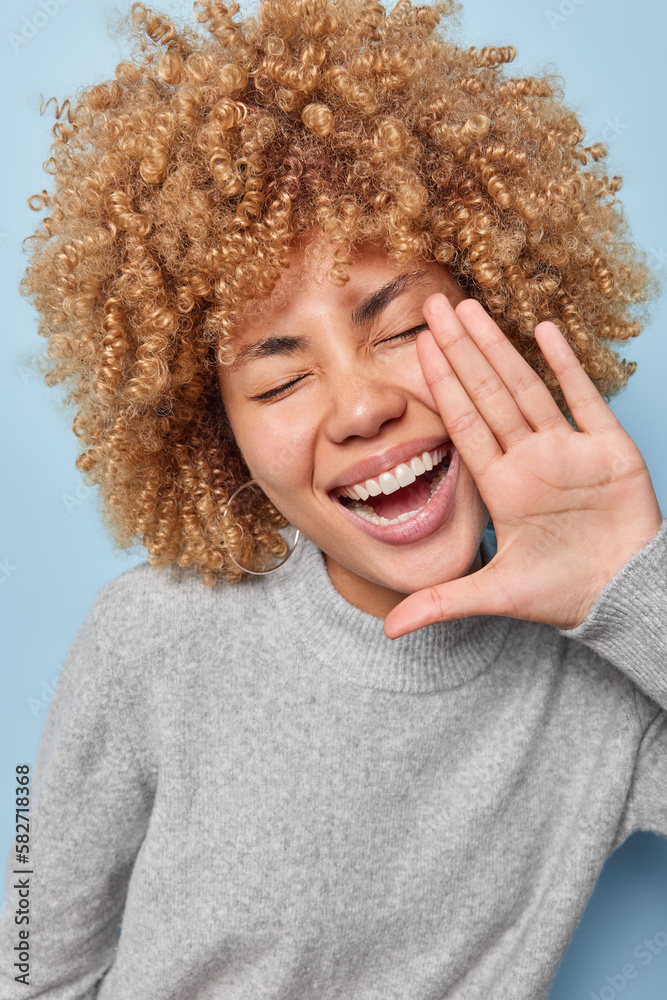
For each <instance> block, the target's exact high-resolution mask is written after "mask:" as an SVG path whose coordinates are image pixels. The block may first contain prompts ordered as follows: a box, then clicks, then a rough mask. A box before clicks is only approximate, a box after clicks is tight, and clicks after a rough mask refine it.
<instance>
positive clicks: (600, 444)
mask: <svg viewBox="0 0 667 1000" xmlns="http://www.w3.org/2000/svg"><path fill="white" fill-rule="evenodd" d="M424 317H425V319H426V321H427V323H428V324H429V330H427V331H424V332H423V333H422V334H420V336H419V338H418V341H417V351H418V354H419V360H420V363H421V366H422V369H423V371H424V375H425V378H426V381H427V382H428V385H429V388H430V390H431V393H432V395H433V398H434V400H435V403H436V405H437V407H438V410H439V411H440V415H441V417H442V420H443V422H444V424H445V427H446V429H447V433H448V434H449V435H450V437H451V439H452V441H453V442H454V444H455V446H456V448H457V449H458V451H459V454H460V456H461V458H462V459H463V461H464V462H465V464H466V465H467V467H468V469H469V470H470V472H471V474H472V476H473V478H474V480H475V483H476V485H477V488H478V490H479V492H480V495H481V497H482V500H483V501H484V503H485V505H486V507H487V509H488V511H489V513H490V515H491V518H492V520H493V525H494V528H495V531H496V536H497V539H498V552H497V554H496V556H495V557H494V558H493V559H492V561H491V562H490V563H489V564H488V565H487V566H485V567H483V568H482V569H481V570H479V571H477V572H475V573H471V574H469V575H468V576H465V577H462V578H461V579H458V580H452V581H450V582H447V583H442V584H439V585H437V586H434V587H430V588H428V589H426V590H421V591H418V592H416V593H414V594H411V595H410V596H409V597H407V598H406V599H405V600H404V601H402V602H401V603H400V604H398V605H397V606H396V607H395V608H394V609H393V610H392V611H391V612H390V614H389V615H387V617H386V619H385V623H384V631H385V633H386V635H387V636H388V637H389V638H390V639H395V638H397V636H399V635H404V634H405V633H407V632H412V631H414V630H415V629H417V628H421V627H422V626H424V625H428V624H430V623H431V622H436V621H445V620H448V619H452V618H462V617H465V616H467V615H478V614H485V615H509V616H511V617H513V618H523V619H527V620H529V621H541V622H546V623H548V624H551V625H555V626H557V627H559V628H574V627H575V626H577V625H579V624H580V623H581V622H582V621H583V620H584V618H585V617H586V615H587V614H588V612H589V610H590V609H591V607H592V605H593V603H594V601H595V599H596V597H597V596H598V595H599V594H600V592H601V591H602V590H603V589H604V587H605V586H606V584H607V583H608V582H609V581H610V580H611V579H612V577H614V576H615V575H616V573H618V571H619V570H620V569H621V567H622V566H624V565H625V563H626V562H628V560H629V559H631V558H632V556H634V555H635V554H636V553H637V552H638V551H639V550H640V549H641V548H642V547H643V546H644V545H645V544H646V543H647V542H648V541H649V540H650V539H651V538H653V537H654V536H655V535H656V534H657V532H658V530H659V528H660V523H661V517H660V509H659V507H658V501H657V499H656V496H655V492H654V490H653V485H652V483H651V477H650V475H649V472H648V469H647V468H646V463H645V462H644V459H643V458H642V455H641V453H640V451H639V449H638V448H637V446H636V445H635V443H634V442H633V440H632V439H631V438H630V436H629V435H628V434H627V433H626V432H625V431H624V429H623V428H622V427H621V425H620V423H619V422H618V420H617V419H616V417H615V416H614V414H613V413H612V412H611V410H610V409H609V407H608V406H607V404H606V403H605V401H604V400H603V399H602V397H601V396H600V394H599V393H598V391H597V389H596V388H595V386H594V385H593V383H592V382H591V380H590V379H589V378H588V376H587V375H586V373H585V372H584V370H583V368H582V367H581V365H580V364H579V361H578V359H577V357H576V355H575V354H574V352H573V351H572V349H571V347H570V346H569V344H568V343H567V341H566V340H565V338H564V336H563V335H562V333H561V332H560V330H559V329H558V327H557V326H556V325H555V324H554V323H551V322H544V323H540V324H539V325H538V326H537V327H536V329H535V339H536V340H537V342H538V344H539V346H540V348H541V350H542V353H543V354H544V356H545V358H546V360H547V362H548V364H549V367H550V368H551V370H552V371H553V373H554V375H555V376H556V378H557V379H558V382H559V384H560V386H561V388H562V390H563V394H564V396H565V399H566V401H567V404H568V406H569V408H570V412H571V413H572V416H573V417H574V419H575V421H576V424H577V427H578V430H575V429H574V428H573V427H572V426H571V425H570V424H569V423H568V421H567V420H566V419H565V417H564V416H563V415H562V413H561V412H560V410H559V409H558V406H557V405H556V403H555V401H554V399H553V397H552V396H551V393H550V392H549V390H548V389H547V387H546V386H545V384H544V383H543V382H542V380H541V379H540V378H539V377H538V376H537V375H536V374H535V372H534V371H533V370H532V368H531V367H530V365H529V364H528V363H527V362H526V361H525V360H524V359H523V358H522V357H521V355H520V354H519V353H518V352H517V351H516V350H515V349H514V348H513V347H512V345H511V344H510V342H509V340H508V339H507V338H506V337H505V336H504V334H503V333H502V331H501V330H500V328H499V327H498V326H497V324H496V323H495V322H494V321H493V320H492V319H491V317H490V316H489V315H488V313H487V312H486V311H485V309H484V308H483V306H482V305H481V304H480V303H479V302H477V301H475V300H473V299H466V300H465V301H463V302H461V303H459V305H458V306H457V307H456V309H454V308H453V307H452V305H451V304H450V303H449V301H448V300H447V298H446V297H445V296H444V295H441V294H436V295H432V296H430V297H429V298H428V299H427V301H426V303H425V305H424Z"/></svg>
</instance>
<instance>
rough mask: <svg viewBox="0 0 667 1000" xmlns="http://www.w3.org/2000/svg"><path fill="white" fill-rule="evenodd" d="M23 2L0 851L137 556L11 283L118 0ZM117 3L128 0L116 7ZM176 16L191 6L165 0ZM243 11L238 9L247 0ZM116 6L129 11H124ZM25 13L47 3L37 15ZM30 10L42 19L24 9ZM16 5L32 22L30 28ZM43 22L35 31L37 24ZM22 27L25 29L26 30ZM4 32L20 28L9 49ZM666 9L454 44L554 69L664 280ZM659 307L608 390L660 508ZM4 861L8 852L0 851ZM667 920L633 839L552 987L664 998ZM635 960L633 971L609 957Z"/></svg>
mask: <svg viewBox="0 0 667 1000" xmlns="http://www.w3.org/2000/svg"><path fill="white" fill-rule="evenodd" d="M42 2H43V4H44V8H40V6H39V0H20V2H18V3H14V4H12V5H11V6H10V5H9V4H6V5H3V10H2V13H0V64H1V66H2V68H1V70H0V74H1V76H0V82H1V85H2V90H1V93H2V94H3V122H4V125H3V133H4V144H3V145H4V150H5V152H4V154H3V156H2V161H1V162H0V170H1V172H2V186H1V190H2V195H3V197H2V208H1V213H0V281H1V282H2V309H3V336H2V338H1V340H0V351H1V352H2V360H1V362H0V407H1V408H2V426H3V428H4V434H3V439H4V440H3V445H2V447H3V462H2V465H3V472H4V476H3V488H2V490H1V491H0V524H1V525H2V531H1V534H0V616H1V617H2V630H1V635H2V645H1V646H0V649H1V650H2V661H3V662H2V672H1V675H0V676H1V677H2V699H1V702H2V724H1V726H0V764H1V766H0V856H1V857H2V858H5V857H6V856H7V852H8V850H9V847H10V843H11V841H12V826H11V823H12V814H11V807H12V797H13V796H12V789H13V787H14V782H13V773H14V766H15V765H16V764H17V763H19V762H23V761H27V762H30V763H32V762H33V761H34V758H35V754H36V750H37V746H38V742H39V737H40V733H41V730H42V727H43V724H44V719H45V716H46V711H47V707H48V703H49V701H50V699H51V697H52V694H53V689H54V687H55V684H56V681H57V677H58V673H59V671H60V667H61V665H62V662H63V659H64V657H65V654H66V652H67V649H68V647H69V645H70V643H71V641H72V639H73V638H74V635H75V634H76V631H77V629H78V627H79V625H80V624H81V622H82V620H83V618H84V616H85V614H86V612H87V611H88V609H89V607H90V605H91V603H92V601H93V599H94V598H95V596H96V594H97V592H98V591H99V590H100V588H101V587H102V586H103V585H104V584H105V583H107V582H108V581H109V580H111V579H113V578H114V577H115V576H118V574H119V573H121V572H123V571H124V570H126V569H129V568H130V567H131V566H133V565H135V564H136V563H137V562H140V561H141V560H142V558H143V557H142V554H141V552H135V553H130V554H127V553H118V552H115V551H114V550H113V548H112V545H111V543H110V541H109V540H108V539H107V538H106V536H105V535H104V533H103V531H102V528H101V527H100V526H99V523H98V518H97V512H96V501H95V494H94V491H93V490H90V489H88V488H87V487H85V486H84V484H83V482H82V478H81V476H80V474H79V473H78V472H77V470H76V469H75V467H74V459H75V457H76V446H75V439H74V435H73V434H72V433H71V430H69V426H70V423H71V418H70V416H69V414H67V413H66V412H64V411H63V410H62V408H61V406H60V404H59V401H58V396H57V392H54V391H48V390H46V389H45V387H44V386H43V384H42V382H41V378H40V377H39V376H38V375H37V374H35V372H34V371H33V370H32V369H31V367H30V363H29V358H30V355H31V354H32V353H33V352H34V351H36V350H39V349H40V347H41V344H42V342H41V340H40V339H39V338H38V337H37V336H36V333H35V329H36V322H35V319H34V317H33V315H32V313H31V311H30V307H29V306H28V304H27V303H26V302H24V301H23V300H22V299H21V298H20V296H19V295H18V291H17V285H18V281H19V277H20V275H21V272H22V269H23V266H24V261H23V256H22V251H21V240H22V239H23V238H24V237H25V236H26V235H28V234H29V233H30V232H31V230H32V229H33V228H34V224H35V222H36V216H35V215H33V214H32V213H31V212H30V211H29V210H28V208H27V207H26V199H27V197H28V196H29V195H30V194H32V193H33V192H35V191H39V190H41V189H42V187H44V186H47V185H48V178H47V176H46V175H45V174H43V173H42V171H41V163H42V162H43V161H44V160H45V159H46V157H47V148H48V145H49V142H50V125H51V124H52V116H49V115H48V114H47V115H46V116H44V117H40V115H39V111H38V109H39V103H40V94H43V95H44V96H45V97H46V98H48V97H50V96H52V95H56V96H57V97H58V98H59V99H62V98H64V97H66V96H68V95H70V94H72V93H73V92H74V91H75V90H76V88H77V87H78V86H80V85H82V84H88V83H92V82H94V81H96V80H101V79H104V78H106V77H108V76H110V75H111V74H112V72H113V67H114V66H115V64H116V63H117V62H118V61H119V59H120V57H121V51H122V50H121V48H120V47H119V44H118V43H117V42H116V41H114V40H113V38H112V36H110V34H109V32H108V31H107V25H108V24H109V23H110V22H112V21H113V20H114V17H115V15H116V13H117V10H118V9H117V8H114V7H113V6H112V5H109V4H106V3H103V2H101V0H67V2H64V0H42ZM128 6H129V3H128ZM160 6H161V8H162V9H163V10H166V11H169V12H172V13H180V14H183V15H185V16H188V15H189V13H190V10H191V6H190V3H189V2H187V3H184V2H176V0H171V2H166V0H165V2H163V3H162V4H161V5H160ZM244 9H245V10H250V9H251V8H250V6H246V7H245V8H244ZM124 10H125V8H123V11H124ZM37 12H41V13H39V14H37ZM36 15H37V16H36ZM24 18H28V19H29V21H32V22H33V28H32V29H31V28H30V26H29V25H28V27H27V28H26V23H25V21H24ZM35 24H37V28H35V27H34V25H35ZM22 30H23V31H25V32H26V34H29V33H32V35H33V37H31V38H29V39H28V40H26V41H24V40H23V38H22V37H21V31H22ZM12 34H13V35H14V36H18V37H19V38H20V44H17V41H16V37H15V38H14V44H12ZM666 36H667V7H666V6H664V5H662V4H660V5H659V4H658V3H657V2H656V3H651V2H648V0H638V2H636V3H635V4H633V5H632V6H631V7H630V6H629V5H628V4H627V3H625V2H621V0H577V2H576V3H575V2H574V0H512V3H511V4H508V3H504V4H503V3H499V2H498V0H465V3H464V9H463V10H462V12H461V14H460V18H459V25H458V27H457V28H456V29H455V40H456V41H458V42H459V44H464V45H469V44H475V45H477V46H478V47H480V46H482V45H484V44H501V45H507V44H513V45H515V46H516V48H517V49H518V57H517V60H516V61H515V63H514V64H513V65H512V66H511V67H510V72H512V73H513V74H518V73H525V74H530V73H533V72H537V71H539V70H540V68H541V67H542V66H544V65H546V64H549V65H550V66H551V67H552V68H553V69H554V70H555V71H557V72H558V73H560V74H562V75H563V77H564V79H565V81H566V101H567V103H569V104H570V105H571V106H572V107H573V108H574V109H575V110H576V111H577V113H578V114H579V116H580V119H581V121H582V124H583V125H584V127H585V128H586V129H587V141H590V140H593V139H601V140H605V141H606V143H607V145H608V148H609V159H608V164H609V166H608V169H609V171H610V173H615V174H621V175H622V176H623V177H624V181H625V183H624V187H623V189H622V191H621V195H620V197H621V200H622V201H623V203H624V205H625V211H626V214H627V217H628V218H629V219H630V222H631V227H632V233H633V236H634V239H635V241H636V242H637V243H638V244H639V245H640V246H642V247H643V248H644V249H645V250H646V251H647V252H648V253H649V256H650V259H651V260H652V261H653V264H654V265H655V266H656V267H657V269H658V271H659V274H660V276H661V277H663V278H664V277H665V275H666V274H667V236H665V230H666V225H665V224H666V222H667V209H666V208H665V196H664V188H663V185H664V163H665V154H666V152H667V150H666V149H665V112H664V73H665V69H664V39H665V37H666ZM664 327H665V302H664V298H663V301H662V302H660V303H658V304H656V305H655V306H654V319H653V322H652V324H651V325H650V327H649V328H647V329H646V330H645V332H644V333H643V334H642V336H641V337H640V339H639V340H638V341H634V342H630V343H629V344H628V347H627V351H626V356H627V357H628V358H632V359H634V360H636V361H637V362H638V371H637V373H636V375H635V376H633V378H632V379H631V382H630V385H629V386H628V388H627V389H626V390H625V392H624V393H623V394H622V395H621V396H620V397H619V398H618V399H617V400H616V401H615V403H614V409H615V411H616V413H617V415H618V416H619V418H620V420H621V421H622V423H623V424H624V426H625V427H626V429H627V430H628V431H629V433H630V434H631V435H632V436H633V438H634V439H635V441H636V442H637V443H638V445H639V447H640V448H641V450H642V452H643V454H644V456H645V458H646V461H647V463H648V466H649V469H650V470H651V474H652V476H653V481H654V484H655V487H656V491H657V494H658V499H659V501H660V504H661V507H662V510H663V512H664V511H667V465H666V463H665V459H664V455H665V447H664V437H665V429H666V425H667V420H666V415H667V392H666V391H665V388H664V384H663V383H664V372H665V367H666V365H667V339H666V338H665V335H664V332H663V330H664ZM3 864H4V862H3ZM666 927H667V842H665V841H662V840H660V839H659V838H657V837H654V836H652V835H650V834H635V836H633V837H632V838H631V839H630V840H629V841H627V842H626V843H625V844H624V845H623V846H622V847H621V848H620V849H619V850H618V851H617V852H616V853H615V854H614V855H613V857H612V858H610V859H609V861H608V862H607V865H606V866H605V869H604V871H603V873H602V876H601V878H600V880H599V882H598V885H597V887H596V889H595V892H594V894H593V897H592V899H591V901H590V904H589V906H588V908H587V910H586V913H585V915H584V917H583V920H582V922H581V924H580V927H579V928H578V930H577V933H576V934H575V936H574V938H573V940H572V943H571V945H570V947H569V949H568V952H567V954H566V956H565V959H564V961H563V964H562V966H561V969H560V971H559V973H558V976H557V978H556V980H555V983H554V985H553V988H552V990H551V994H550V1000H613V997H615V996H621V995H622V996H623V998H624V1000H665V998H667V947H665V948H662V949H660V948H658V949H657V950H658V952H659V953H658V954H656V955H655V956H654V957H653V958H652V960H651V961H650V962H648V963H647V964H646V965H644V964H643V963H642V962H641V961H640V960H639V958H638V957H637V956H636V955H635V949H636V948H637V947H638V946H640V945H641V944H642V942H643V941H644V940H645V939H647V938H648V939H653V938H654V937H655V935H656V934H658V935H659V940H662V937H661V935H660V934H659V932H660V931H664V930H665V928H666ZM628 963H630V964H633V965H634V966H635V968H636V969H637V975H636V976H635V977H633V978H632V979H628V980H627V981H626V980H625V978H624V977H623V975H622V973H621V970H622V968H623V966H624V965H627V964H628Z"/></svg>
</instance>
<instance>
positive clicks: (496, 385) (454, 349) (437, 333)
mask: <svg viewBox="0 0 667 1000" xmlns="http://www.w3.org/2000/svg"><path fill="white" fill-rule="evenodd" d="M481 311H482V313H483V315H484V316H486V313H484V310H483V309H482V310H481ZM424 317H425V318H426V321H427V322H428V324H429V328H430V329H431V332H432V333H433V336H434V337H435V340H436V342H437V344H438V346H439V347H440V348H441V350H442V351H444V352H445V353H446V355H447V360H448V361H449V363H450V364H451V366H452V368H453V369H454V371H455V372H456V374H457V376H458V379H459V381H460V382H461V384H462V385H463V387H464V389H465V391H466V392H467V394H468V396H469V398H470V399H471V400H472V403H473V404H474V406H475V407H476V409H477V411H478V412H479V413H480V414H481V416H482V417H483V418H484V420H485V421H486V423H487V424H488V426H489V427H490V429H491V431H492V432H493V434H494V435H495V437H496V440H497V441H498V442H499V444H500V445H501V447H502V448H503V449H504V450H505V451H507V449H508V448H509V447H511V445H512V444H515V443H517V442H518V441H521V440H522V439H523V438H525V437H526V436H527V435H528V434H532V433H533V430H532V427H531V426H530V425H529V424H528V422H527V421H526V420H525V418H524V416H523V414H522V413H521V410H520V409H519V407H518V406H517V403H516V401H515V400H514V399H513V397H512V394H511V393H510V391H509V389H508V388H507V386H506V385H505V383H504V381H503V379H502V377H501V376H500V375H499V374H498V372H497V371H496V369H495V368H494V367H493V365H492V364H491V362H490V361H489V360H488V359H487V358H486V357H485V356H484V354H483V353H482V351H481V350H480V348H479V347H478V345H477V344H476V343H475V340H473V338H472V337H471V336H470V333H469V331H468V329H467V327H466V326H465V325H464V324H463V323H462V322H461V319H460V318H459V316H458V314H457V312H456V311H455V310H454V308H453V307H452V305H451V303H450V302H449V301H448V300H447V299H446V298H445V296H444V295H440V294H436V295H432V296H430V297H429V298H428V299H427V300H426V302H425V303H424ZM487 318H488V317H487ZM478 319H479V315H478V313H477V311H476V310H473V311H472V315H471V322H472V325H474V324H475V323H476V322H477V321H478ZM491 322H493V321H492V320H491ZM494 325H495V324H494Z"/></svg>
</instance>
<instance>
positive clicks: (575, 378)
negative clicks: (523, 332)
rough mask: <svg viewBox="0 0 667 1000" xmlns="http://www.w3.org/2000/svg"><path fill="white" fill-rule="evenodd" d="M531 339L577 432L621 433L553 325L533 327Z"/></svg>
mask: <svg viewBox="0 0 667 1000" xmlns="http://www.w3.org/2000/svg"><path fill="white" fill-rule="evenodd" d="M535 339H536V340H537V342H538V344H539V345H540V350H541V351H542V354H543V355H544V357H545V358H546V359H547V362H548V364H549V367H550V368H551V370H552V372H553V373H554V375H555V376H556V378H557V379H558V384H559V385H560V387H561V389H562V390H563V395H564V396H565V401H566V403H567V405H568V406H569V408H570V413H571V414H572V416H573V417H574V419H575V421H576V423H577V427H578V428H579V430H582V431H585V432H587V433H589V434H592V433H596V432H599V431H610V430H611V431H614V430H621V429H622V428H621V425H620V423H619V422H618V420H617V419H616V417H615V416H614V414H613V413H612V412H611V410H610V409H609V407H608V406H607V404H606V403H605V401H604V399H603V398H602V396H601V395H600V393H599V392H598V390H597V389H596V387H595V385H594V384H593V382H592V381H591V380H590V378H589V377H588V375H587V374H586V372H585V371H584V369H583V368H582V366H581V363H580V361H579V359H578V357H577V355H576V354H575V353H574V351H573V350H572V348H571V347H570V345H569V344H568V342H567V340H566V339H565V337H564V336H563V334H562V333H561V331H560V330H559V329H558V327H557V326H556V324H555V323H552V322H551V321H550V320H546V321H545V322H543V323H540V324H538V326H536V327H535Z"/></svg>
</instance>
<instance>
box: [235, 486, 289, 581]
mask: <svg viewBox="0 0 667 1000" xmlns="http://www.w3.org/2000/svg"><path fill="white" fill-rule="evenodd" d="M248 486H256V487H257V489H258V490H261V486H260V485H259V484H258V482H257V480H256V479H249V480H248V482H247V483H243V485H242V486H239V488H238V489H237V490H235V491H234V493H232V495H231V497H230V498H229V500H228V501H227V504H226V506H225V512H224V515H223V517H226V516H227V514H228V513H229V508H230V507H231V505H232V504H233V503H234V501H235V500H236V498H237V497H238V495H239V493H241V491H242V490H245V489H246V488H247V487H248ZM244 513H246V514H250V513H252V512H251V511H250V510H249V509H248V510H246V511H245V512H244ZM230 516H231V517H233V513H232V514H231V515H230ZM288 527H289V528H291V527H292V526H291V525H288ZM292 530H293V531H294V532H295V535H294V540H293V541H292V544H291V545H290V548H289V549H288V552H287V555H285V556H283V557H282V559H281V560H280V562H277V563H276V564H275V566H271V567H269V569H248V567H247V566H242V565H241V563H240V562H238V561H237V560H236V559H235V558H234V556H233V555H232V553H231V552H230V551H229V550H227V554H228V556H229V558H230V559H231V560H232V562H233V563H234V564H235V565H236V566H238V568H239V569H242V570H243V572H244V573H250V574H251V576H267V575H268V574H269V573H275V571H276V570H277V569H280V567H281V566H284V565H285V563H286V562H287V560H288V559H289V557H290V556H291V555H292V553H293V552H294V550H295V548H296V547H297V543H298V541H299V538H300V537H301V532H300V531H299V529H298V528H293V529H292ZM285 540H286V541H287V539H285Z"/></svg>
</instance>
